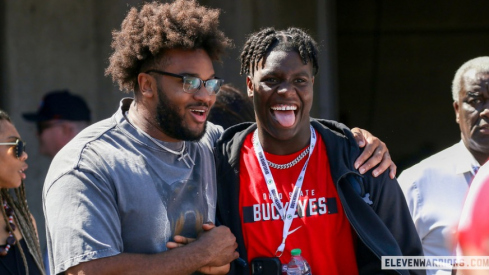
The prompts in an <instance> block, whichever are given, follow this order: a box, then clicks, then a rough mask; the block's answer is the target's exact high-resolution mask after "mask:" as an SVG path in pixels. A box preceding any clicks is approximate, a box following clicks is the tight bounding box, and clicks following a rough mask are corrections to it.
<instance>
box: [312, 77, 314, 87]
mask: <svg viewBox="0 0 489 275" xmlns="http://www.w3.org/2000/svg"><path fill="white" fill-rule="evenodd" d="M314 79H315V78H314V76H313V77H312V85H314Z"/></svg>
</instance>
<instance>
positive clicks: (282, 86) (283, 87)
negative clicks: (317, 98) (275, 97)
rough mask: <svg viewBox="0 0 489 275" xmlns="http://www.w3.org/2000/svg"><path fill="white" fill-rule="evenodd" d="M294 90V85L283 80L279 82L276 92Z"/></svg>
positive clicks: (281, 92)
mask: <svg viewBox="0 0 489 275" xmlns="http://www.w3.org/2000/svg"><path fill="white" fill-rule="evenodd" d="M293 91H294V86H293V85H292V84H291V83H289V82H288V81H283V82H282V83H280V85H279V87H278V89H277V93H279V94H287V93H288V92H293Z"/></svg>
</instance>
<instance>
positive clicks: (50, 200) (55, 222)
mask: <svg viewBox="0 0 489 275" xmlns="http://www.w3.org/2000/svg"><path fill="white" fill-rule="evenodd" d="M131 102H132V99H129V98H126V99H123V100H122V101H121V106H120V108H119V110H118V111H117V112H116V113H115V114H114V115H113V116H112V117H111V118H108V119H106V120H103V121H100V122H98V123H96V124H93V125H92V126H90V127H88V128H86V129H85V130H83V131H82V132H81V133H80V134H79V135H77V136H76V137H75V138H74V139H73V140H72V141H71V142H70V143H68V144H67V145H66V146H65V147H64V148H63V149H62V150H61V151H60V152H59V153H58V154H57V155H56V157H55V158H54V160H53V162H52V163H51V166H50V168H49V172H48V175H47V177H46V181H45V183H44V190H43V205H44V213H45V216H46V231H47V245H48V252H49V264H50V267H51V273H52V274H58V273H60V272H64V271H66V270H67V269H68V268H70V267H72V266H75V265H77V264H79V263H81V262H85V261H90V260H94V259H98V258H103V257H109V256H114V255H117V254H119V253H122V252H126V253H144V254H152V253H158V252H162V251H165V250H167V248H166V243H167V242H168V241H169V240H171V239H172V237H173V236H174V235H177V234H178V235H184V236H188V237H196V236H197V234H198V233H199V230H202V229H201V227H202V224H203V223H204V222H208V221H214V216H215V210H216V185H215V181H216V175H215V164H214V158H213V155H212V146H213V144H214V142H215V141H216V140H217V138H218V137H219V136H220V135H221V133H222V128H221V127H220V126H216V125H213V124H212V123H207V130H206V133H205V135H204V137H203V138H202V139H201V140H200V141H198V142H185V146H186V148H187V150H186V151H187V152H188V154H189V155H190V157H191V158H192V159H193V160H194V162H195V165H194V166H191V168H188V167H187V165H186V164H185V162H183V161H179V160H178V158H179V156H177V155H174V154H171V153H169V152H167V151H165V150H164V149H162V148H161V147H159V146H157V145H156V144H155V142H158V141H156V140H155V141H153V140H150V139H149V138H148V137H146V136H145V135H144V134H142V133H141V131H140V130H138V129H136V128H134V127H133V126H132V125H131V124H130V123H128V121H127V120H126V118H125V116H124V113H125V112H126V111H127V110H128V109H129V105H130V103H131ZM162 144H163V145H164V146H166V147H168V148H171V149H173V150H175V151H179V149H180V148H182V146H183V142H177V143H170V142H162ZM53 271H54V272H53Z"/></svg>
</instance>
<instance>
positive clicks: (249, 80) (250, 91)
mask: <svg viewBox="0 0 489 275" xmlns="http://www.w3.org/2000/svg"><path fill="white" fill-rule="evenodd" d="M246 88H247V91H248V97H253V79H252V76H249V75H248V76H247V77H246Z"/></svg>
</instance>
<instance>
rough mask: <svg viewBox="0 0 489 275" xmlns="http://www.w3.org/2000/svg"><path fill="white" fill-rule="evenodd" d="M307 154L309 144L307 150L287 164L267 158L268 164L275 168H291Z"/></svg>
mask: <svg viewBox="0 0 489 275" xmlns="http://www.w3.org/2000/svg"><path fill="white" fill-rule="evenodd" d="M254 142H255V137H254V136H253V143H254ZM307 154H309V146H308V147H307V149H306V150H304V151H303V152H302V153H301V154H300V155H298V156H297V157H296V158H295V159H294V160H292V161H291V162H289V163H286V164H276V163H273V162H271V161H269V160H268V159H267V163H268V166H270V167H272V168H275V169H281V170H283V169H289V168H290V167H292V166H294V165H296V164H297V163H299V161H301V159H303V158H304V157H305V156H306V155H307Z"/></svg>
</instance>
